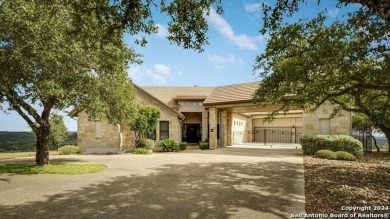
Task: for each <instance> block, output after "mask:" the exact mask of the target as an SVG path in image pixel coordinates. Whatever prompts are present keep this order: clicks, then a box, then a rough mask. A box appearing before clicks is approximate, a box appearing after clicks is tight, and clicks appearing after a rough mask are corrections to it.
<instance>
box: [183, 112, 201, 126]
mask: <svg viewBox="0 0 390 219" xmlns="http://www.w3.org/2000/svg"><path fill="white" fill-rule="evenodd" d="M182 114H183V115H184V116H185V119H184V120H183V124H201V123H202V113H201V112H191V113H182Z"/></svg>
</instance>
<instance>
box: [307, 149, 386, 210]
mask: <svg viewBox="0 0 390 219" xmlns="http://www.w3.org/2000/svg"><path fill="white" fill-rule="evenodd" d="M304 166H305V195H306V212H307V213H347V211H346V210H345V209H342V208H343V206H371V210H366V211H364V212H363V211H361V212H359V211H355V213H374V214H377V213H389V212H390V204H389V203H390V187H389V185H390V156H389V155H388V154H375V153H373V154H367V155H364V157H363V158H362V159H360V160H357V161H341V160H327V159H320V158H315V157H312V156H305V157H304ZM374 206H377V207H379V206H385V207H384V208H383V209H376V210H374ZM386 206H387V208H388V209H386Z"/></svg>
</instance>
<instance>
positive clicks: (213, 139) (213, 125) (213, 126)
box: [209, 107, 218, 150]
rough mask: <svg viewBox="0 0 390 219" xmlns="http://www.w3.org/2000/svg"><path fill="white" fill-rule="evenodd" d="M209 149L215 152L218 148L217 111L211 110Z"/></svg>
mask: <svg viewBox="0 0 390 219" xmlns="http://www.w3.org/2000/svg"><path fill="white" fill-rule="evenodd" d="M209 125H210V131H209V148H210V149H211V150H214V149H216V148H217V147H218V139H217V109H216V108H214V107H213V108H209Z"/></svg>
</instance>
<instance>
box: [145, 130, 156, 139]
mask: <svg viewBox="0 0 390 219" xmlns="http://www.w3.org/2000/svg"><path fill="white" fill-rule="evenodd" d="M146 137H147V138H148V139H152V140H156V129H154V130H153V132H152V133H149V134H148V135H147V136H146Z"/></svg>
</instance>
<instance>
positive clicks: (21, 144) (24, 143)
mask: <svg viewBox="0 0 390 219" xmlns="http://www.w3.org/2000/svg"><path fill="white" fill-rule="evenodd" d="M35 141H36V139H35V136H34V135H33V134H32V133H31V132H1V131H0V151H14V150H22V151H32V150H35V146H34V145H35ZM66 144H73V145H75V144H77V132H70V135H69V136H68V138H67V139H66V140H65V142H64V143H62V145H66ZM55 149H56V148H50V150H55Z"/></svg>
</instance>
